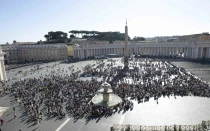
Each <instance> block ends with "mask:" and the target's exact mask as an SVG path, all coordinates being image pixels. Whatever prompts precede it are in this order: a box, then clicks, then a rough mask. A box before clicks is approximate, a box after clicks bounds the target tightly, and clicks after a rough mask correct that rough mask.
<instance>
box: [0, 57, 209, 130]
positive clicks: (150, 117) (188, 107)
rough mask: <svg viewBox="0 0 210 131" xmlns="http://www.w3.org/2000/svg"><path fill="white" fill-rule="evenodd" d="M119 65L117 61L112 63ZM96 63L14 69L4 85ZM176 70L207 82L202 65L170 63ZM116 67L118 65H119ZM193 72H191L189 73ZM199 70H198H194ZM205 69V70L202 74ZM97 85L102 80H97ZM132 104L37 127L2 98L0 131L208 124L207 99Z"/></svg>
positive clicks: (163, 99) (44, 122)
mask: <svg viewBox="0 0 210 131" xmlns="http://www.w3.org/2000/svg"><path fill="white" fill-rule="evenodd" d="M116 61H117V62H119V63H120V61H121V60H120V58H119V59H118V60H116ZM97 63H98V62H97V61H95V60H89V61H80V62H76V63H70V64H67V63H60V62H52V63H47V64H42V65H40V67H39V70H34V71H31V69H36V68H37V66H36V65H34V66H27V67H21V68H18V69H13V70H10V71H8V72H7V77H8V78H9V79H10V81H9V82H8V84H12V83H14V82H15V81H18V80H24V79H30V78H39V77H40V76H43V77H44V76H45V75H49V74H50V73H51V72H52V71H54V72H55V74H56V75H65V74H69V75H70V74H71V73H72V70H69V67H72V68H73V69H74V72H77V71H79V70H81V71H82V69H83V68H84V67H85V66H86V65H89V64H90V65H93V64H95V65H96V66H97ZM172 63H173V64H174V65H176V66H178V67H183V68H185V69H186V70H187V71H189V72H191V73H192V74H194V75H196V76H198V77H199V78H201V79H203V80H204V81H209V82H210V70H208V68H210V64H206V65H202V64H199V63H193V62H177V61H176V62H172ZM119 65H120V64H119ZM58 69H61V70H62V69H63V70H64V71H63V72H58V71H57V70H58ZM193 69H194V70H193ZM198 69H200V70H198ZM205 69H206V70H205ZM79 79H81V80H90V79H91V77H86V78H79ZM97 79H98V80H99V81H101V80H102V78H97ZM131 101H132V102H133V103H134V108H133V110H128V111H127V112H125V113H123V112H120V113H115V114H113V115H111V116H109V117H102V118H96V119H91V120H90V121H87V119H85V118H81V119H78V120H75V119H74V118H72V117H70V116H68V115H66V117H65V118H63V119H57V118H56V117H55V118H50V119H48V118H46V117H43V120H42V121H41V123H40V124H34V123H30V122H27V121H26V119H27V115H25V114H23V110H22V109H21V108H19V105H18V104H17V102H16V101H15V100H14V99H12V97H9V96H4V97H1V98H0V106H1V107H10V108H9V109H8V110H7V111H6V112H4V114H3V116H2V119H3V120H4V124H3V125H1V126H0V128H1V129H2V131H18V130H19V129H20V128H22V131H59V130H60V131H108V130H110V127H111V126H113V124H132V125H174V124H177V125H193V124H198V123H201V121H203V120H210V98H206V97H195V96H184V97H181V96H176V97H174V96H169V97H168V96H165V97H161V98H159V99H158V103H157V101H156V100H154V98H151V99H149V101H147V102H143V103H139V104H138V102H137V101H135V100H131ZM13 107H16V115H17V117H16V118H14V115H13V114H14V113H13Z"/></svg>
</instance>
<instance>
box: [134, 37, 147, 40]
mask: <svg viewBox="0 0 210 131" xmlns="http://www.w3.org/2000/svg"><path fill="white" fill-rule="evenodd" d="M133 40H134V41H145V38H144V37H139V36H135V37H134V38H133Z"/></svg>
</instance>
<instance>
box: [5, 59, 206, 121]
mask: <svg viewBox="0 0 210 131" xmlns="http://www.w3.org/2000/svg"><path fill="white" fill-rule="evenodd" d="M107 63H108V64H107ZM129 65H130V70H127V71H125V70H123V68H122V67H119V66H115V63H109V62H105V61H101V62H99V63H98V65H95V66H90V67H89V68H92V70H91V71H92V74H94V75H95V76H98V77H103V80H104V81H108V82H110V83H111V85H112V88H113V91H114V93H115V94H117V95H118V96H120V97H121V98H122V100H123V102H122V103H119V104H118V105H117V106H115V107H112V108H108V107H101V106H96V105H93V104H92V102H91V99H92V98H93V97H94V95H95V94H96V93H97V91H98V90H99V89H100V86H101V84H102V81H97V80H96V79H91V80H86V81H83V80H80V79H78V77H79V75H75V72H77V71H78V70H79V69H77V70H74V69H73V67H71V68H68V69H67V70H65V69H57V70H56V71H51V72H50V74H49V75H44V76H43V75H41V76H40V77H39V78H34V79H26V80H22V81H17V82H15V83H13V84H12V85H11V87H10V88H9V89H8V92H10V93H11V94H12V96H14V98H15V99H16V100H17V101H18V102H19V105H20V107H22V108H23V109H24V110H25V111H26V113H27V114H28V115H29V117H30V120H34V121H35V122H40V121H41V120H42V117H43V115H46V116H47V117H48V118H50V117H55V116H57V117H59V118H63V117H64V116H66V115H67V114H69V115H72V116H73V117H75V118H80V117H88V118H92V117H101V116H109V115H111V114H112V113H114V112H119V111H122V110H124V111H126V110H129V109H130V110H132V109H133V108H134V104H133V102H132V101H130V100H129V99H135V100H138V101H139V102H142V101H148V100H149V99H150V98H152V97H154V99H156V100H158V98H159V97H161V96H168V97H169V96H171V95H173V96H178V95H179V96H185V95H194V96H203V97H209V85H208V84H206V83H204V82H202V81H201V80H200V79H198V78H196V77H194V76H192V75H191V74H190V73H188V72H186V71H185V70H184V69H181V68H177V67H175V66H174V65H172V64H170V63H167V62H166V61H160V60H159V61H157V60H155V61H154V60H152V59H136V60H133V61H131V62H130V64H129ZM67 71H69V72H71V73H70V74H69V75H67V74H65V75H64V73H66V72H67ZM61 74H63V75H61Z"/></svg>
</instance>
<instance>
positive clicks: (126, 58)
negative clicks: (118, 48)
mask: <svg viewBox="0 0 210 131" xmlns="http://www.w3.org/2000/svg"><path fill="white" fill-rule="evenodd" d="M124 69H125V70H127V69H128V27H127V20H126V25H125V49H124Z"/></svg>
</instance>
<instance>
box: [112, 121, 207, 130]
mask: <svg viewBox="0 0 210 131" xmlns="http://www.w3.org/2000/svg"><path fill="white" fill-rule="evenodd" d="M110 131H210V120H209V121H202V123H201V124H198V125H170V126H141V125H122V124H114V125H113V126H112V127H111V129H110Z"/></svg>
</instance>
